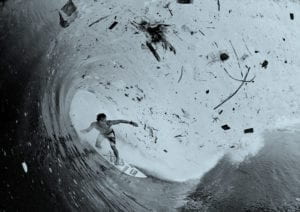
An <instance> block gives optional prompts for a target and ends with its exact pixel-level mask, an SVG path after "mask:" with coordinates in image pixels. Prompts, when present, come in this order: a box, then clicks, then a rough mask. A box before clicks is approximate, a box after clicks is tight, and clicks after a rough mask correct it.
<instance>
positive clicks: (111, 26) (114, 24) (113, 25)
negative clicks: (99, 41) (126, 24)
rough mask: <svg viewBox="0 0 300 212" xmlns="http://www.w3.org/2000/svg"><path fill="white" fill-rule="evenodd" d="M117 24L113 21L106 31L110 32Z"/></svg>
mask: <svg viewBox="0 0 300 212" xmlns="http://www.w3.org/2000/svg"><path fill="white" fill-rule="evenodd" d="M118 23H119V22H117V21H115V22H114V23H112V25H110V27H109V28H108V29H110V30H112V29H113V28H114V27H115V26H116V25H117V24H118Z"/></svg>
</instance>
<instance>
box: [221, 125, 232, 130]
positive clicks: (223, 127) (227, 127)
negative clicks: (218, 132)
mask: <svg viewBox="0 0 300 212" xmlns="http://www.w3.org/2000/svg"><path fill="white" fill-rule="evenodd" d="M222 129H223V130H229V129H230V127H229V126H228V125H227V124H225V125H223V126H222Z"/></svg>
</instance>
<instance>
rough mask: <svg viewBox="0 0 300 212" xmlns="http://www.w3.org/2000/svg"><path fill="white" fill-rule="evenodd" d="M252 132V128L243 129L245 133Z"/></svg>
mask: <svg viewBox="0 0 300 212" xmlns="http://www.w3.org/2000/svg"><path fill="white" fill-rule="evenodd" d="M253 132H254V130H253V128H248V129H244V133H245V134H246V133H253Z"/></svg>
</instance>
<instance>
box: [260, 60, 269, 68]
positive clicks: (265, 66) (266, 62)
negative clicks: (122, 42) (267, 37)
mask: <svg viewBox="0 0 300 212" xmlns="http://www.w3.org/2000/svg"><path fill="white" fill-rule="evenodd" d="M268 64H269V62H268V61H267V60H265V61H264V62H263V63H262V64H261V67H262V68H267V67H268Z"/></svg>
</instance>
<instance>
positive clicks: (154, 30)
mask: <svg viewBox="0 0 300 212" xmlns="http://www.w3.org/2000/svg"><path fill="white" fill-rule="evenodd" d="M131 24H132V25H133V26H135V27H136V28H137V29H139V30H141V31H143V32H145V33H146V36H147V37H148V41H146V45H147V47H148V48H149V49H150V51H151V52H152V54H153V55H154V57H155V58H156V60H157V61H160V56H159V55H158V53H157V52H156V49H155V48H154V47H153V45H157V44H159V43H160V44H161V45H162V47H163V48H164V49H165V50H170V51H172V52H173V53H174V54H176V50H175V48H174V47H173V46H172V45H171V44H170V43H169V42H168V41H167V39H166V36H165V32H166V29H167V27H169V26H170V25H167V24H158V23H155V24H150V23H148V22H146V21H144V20H143V21H141V22H140V23H136V22H131Z"/></svg>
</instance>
